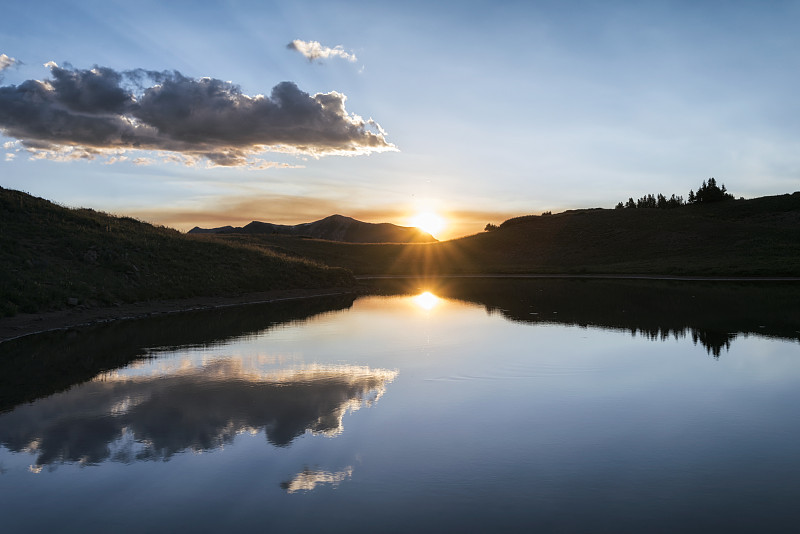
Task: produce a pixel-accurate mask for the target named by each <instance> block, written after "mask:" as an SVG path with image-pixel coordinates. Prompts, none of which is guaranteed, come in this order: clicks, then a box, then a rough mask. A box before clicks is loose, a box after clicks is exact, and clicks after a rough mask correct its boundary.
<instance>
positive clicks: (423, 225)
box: [411, 211, 446, 237]
mask: <svg viewBox="0 0 800 534" xmlns="http://www.w3.org/2000/svg"><path fill="white" fill-rule="evenodd" d="M411 224H412V226H416V227H417V228H419V229H420V230H422V231H423V232H427V233H429V234H431V235H432V236H433V237H437V235H438V234H439V232H441V231H442V230H443V229H444V227H445V226H446V223H445V220H444V218H443V217H442V216H441V215H439V214H438V213H435V212H432V211H421V212H419V213H417V214H416V215H414V216H413V217H412V218H411Z"/></svg>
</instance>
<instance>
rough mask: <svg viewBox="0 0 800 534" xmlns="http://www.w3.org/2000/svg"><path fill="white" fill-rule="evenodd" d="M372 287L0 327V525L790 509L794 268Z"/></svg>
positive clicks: (309, 524)
mask: <svg viewBox="0 0 800 534" xmlns="http://www.w3.org/2000/svg"><path fill="white" fill-rule="evenodd" d="M375 284H376V287H375V294H372V295H368V296H358V297H356V296H350V295H340V296H335V297H325V298H315V299H305V300H294V301H285V302H279V303H275V304H268V305H250V306H241V307H235V308H228V309H218V310H210V311H203V312H192V313H184V314H174V315H163V316H158V317H154V318H150V319H147V320H141V321H119V322H115V323H111V324H107V325H102V326H97V327H92V328H84V329H75V330H68V331H59V332H51V333H47V334H40V335H35V336H28V337H25V338H20V339H17V340H13V341H9V342H6V343H3V344H0V354H2V358H0V360H1V361H0V530H2V531H3V532H14V533H16V532H55V531H59V532H62V531H70V532H100V531H103V532H105V531H113V532H178V531H187V532H189V531H191V532H219V531H225V532H229V531H236V530H244V529H247V530H250V529H254V528H255V529H258V530H259V531H265V530H269V531H284V532H285V531H292V532H309V531H313V530H320V531H323V530H324V531H334V532H345V531H348V532H362V531H375V532H442V531H452V532H491V531H506V532H514V531H519V532H522V531H526V532H533V531H539V532H614V533H619V532H726V533H730V532H755V531H759V532H790V531H794V529H795V528H796V525H797V523H798V521H800V510H798V508H797V502H798V501H799V500H800V454H798V450H797V447H798V445H797V444H798V443H800V417H798V414H797V412H798V407H799V406H800V307H799V306H798V305H797V303H798V302H800V286H798V285H797V284H786V283H761V284H755V283H752V284H732V283H721V282H715V283H711V282H652V281H647V282H646V281H623V280H608V281H600V280H591V281H587V280H450V281H446V280H445V281H443V280H438V281H436V280H430V281H418V280H415V281H385V282H376V283H375Z"/></svg>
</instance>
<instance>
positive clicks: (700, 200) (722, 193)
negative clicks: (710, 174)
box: [689, 178, 733, 204]
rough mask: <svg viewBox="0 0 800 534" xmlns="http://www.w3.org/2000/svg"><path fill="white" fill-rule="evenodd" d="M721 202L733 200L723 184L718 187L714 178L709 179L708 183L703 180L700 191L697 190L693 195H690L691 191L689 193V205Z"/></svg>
mask: <svg viewBox="0 0 800 534" xmlns="http://www.w3.org/2000/svg"><path fill="white" fill-rule="evenodd" d="M692 196H694V200H692ZM722 200H733V195H731V194H730V193H728V190H727V189H726V188H725V184H722V187H719V186H718V185H717V181H716V180H715V179H714V178H709V179H708V182H706V181H705V180H703V185H702V186H700V189H698V190H697V193H695V194H694V195H692V191H689V203H690V204H706V203H709V202H720V201H722Z"/></svg>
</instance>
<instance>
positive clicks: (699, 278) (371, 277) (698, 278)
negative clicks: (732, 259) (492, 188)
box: [354, 273, 800, 282]
mask: <svg viewBox="0 0 800 534" xmlns="http://www.w3.org/2000/svg"><path fill="white" fill-rule="evenodd" d="M354 278H355V279H356V280H359V281H360V280H414V279H431V278H501V279H502V278H522V279H524V278H530V279H537V278H539V279H554V278H567V279H569V278H575V279H588V280H675V281H684V282H800V276H762V277H759V276H713V275H712V276H693V275H670V274H527V273H518V274H510V273H496V274H431V275H424V274H358V275H355V276H354Z"/></svg>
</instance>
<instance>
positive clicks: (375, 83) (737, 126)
mask: <svg viewBox="0 0 800 534" xmlns="http://www.w3.org/2000/svg"><path fill="white" fill-rule="evenodd" d="M798 27H800V1H789V2H783V1H779V0H775V1H770V2H759V1H751V2H747V1H736V0H728V1H719V2H718V1H712V0H706V1H701V2H698V1H652V2H622V1H614V0H609V1H603V2H599V1H592V2H589V1H586V2H584V1H553V2H550V1H527V2H502V1H497V0H495V1H492V2H471V1H462V2H452V3H448V2H416V1H405V2H381V1H377V0H376V1H373V2H335V1H325V2H304V1H292V2H265V1H233V0H230V1H207V2H202V3H199V2H181V1H171V2H150V1H147V0H145V1H140V2H116V1H109V0H104V1H96V2H94V1H68V0H59V1H39V2H25V1H10V2H4V3H3V5H2V6H0V149H2V150H1V151H0V186H2V187H5V188H11V189H19V190H22V191H26V192H28V193H31V194H33V195H36V196H40V197H43V198H46V199H48V200H52V201H55V202H57V203H59V204H62V205H65V206H70V207H89V208H93V209H96V210H100V211H105V212H108V213H113V214H118V215H127V216H134V217H137V218H139V219H142V220H146V221H149V222H153V223H156V224H162V225H165V226H170V227H174V228H178V229H180V230H184V231H186V230H189V229H190V228H192V227H194V226H201V227H216V226H224V225H234V226H241V225H244V224H247V223H248V222H250V221H252V220H259V221H265V222H272V223H281V224H297V223H302V222H310V221H313V220H318V219H321V218H323V217H326V216H328V215H331V214H334V213H339V214H342V215H347V216H350V217H354V218H357V219H360V220H363V221H367V222H392V223H395V224H401V225H405V226H408V225H411V224H412V223H411V221H412V218H413V216H414V215H415V214H417V213H420V212H425V211H428V212H435V213H438V214H440V215H441V216H442V217H444V219H445V221H446V223H447V226H446V227H445V228H443V229H442V230H441V231H440V232H439V233H438V234H437V237H439V238H440V239H450V238H454V237H459V236H463V235H468V234H473V233H477V232H480V231H482V230H483V228H484V226H485V225H486V224H487V223H493V224H499V223H500V222H502V221H503V220H505V219H508V218H510V217H514V216H519V215H526V214H536V213H541V212H543V211H552V212H558V211H563V210H567V209H578V208H592V207H603V208H612V207H614V205H615V204H616V203H617V202H619V201H624V200H626V199H627V198H628V197H633V198H634V199H635V198H638V197H640V196H643V195H645V194H648V193H653V194H655V193H664V194H666V195H667V196H670V195H671V194H673V193H674V194H676V195H682V196H684V198H685V197H686V196H687V195H688V192H689V190H690V189H695V190H696V189H697V187H698V186H699V185H700V184H701V182H702V181H703V180H706V179H708V178H709V177H715V178H716V180H717V182H718V183H722V184H725V186H726V187H727V189H728V191H730V192H731V193H732V194H733V195H734V196H736V197H737V198H738V197H745V198H752V197H758V196H765V195H777V194H783V193H791V192H794V191H797V190H800V127H799V126H798V125H800V99H798V97H797V90H798V89H797V88H798V87H800V32H798V31H797V28H798Z"/></svg>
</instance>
